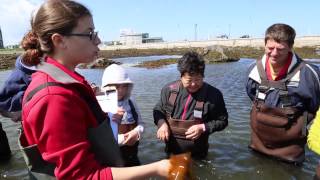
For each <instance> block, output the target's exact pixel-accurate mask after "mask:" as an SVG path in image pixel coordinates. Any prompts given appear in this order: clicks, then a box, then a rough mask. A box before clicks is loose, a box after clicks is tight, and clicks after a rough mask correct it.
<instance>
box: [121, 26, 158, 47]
mask: <svg viewBox="0 0 320 180" xmlns="http://www.w3.org/2000/svg"><path fill="white" fill-rule="evenodd" d="M157 42H163V39H162V37H149V33H134V32H133V31H132V30H127V29H125V30H120V44H122V45H138V44H144V43H157Z"/></svg>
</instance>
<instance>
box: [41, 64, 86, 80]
mask: <svg viewBox="0 0 320 180" xmlns="http://www.w3.org/2000/svg"><path fill="white" fill-rule="evenodd" d="M36 70H37V71H40V72H44V73H46V74H48V75H49V76H50V77H52V78H53V79H54V80H56V81H58V82H61V83H63V84H71V83H80V82H79V81H77V80H76V79H74V78H72V77H71V76H69V75H68V74H67V73H65V72H64V71H63V70H61V69H60V68H58V67H56V66H54V65H52V64H49V63H46V62H43V61H41V63H40V64H38V65H37V66H36ZM80 84H81V83H80Z"/></svg>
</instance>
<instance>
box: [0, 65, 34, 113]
mask: <svg viewBox="0 0 320 180" xmlns="http://www.w3.org/2000/svg"><path fill="white" fill-rule="evenodd" d="M24 76H27V75H25V74H24V75H23V72H22V71H20V70H17V69H15V70H14V71H13V72H12V73H11V74H10V76H9V77H8V78H7V80H6V82H5V83H4V85H3V87H2V89H1V91H0V109H1V110H2V111H7V112H16V111H21V103H22V97H23V95H24V92H25V90H26V89H27V87H28V85H29V82H30V80H29V78H28V77H24Z"/></svg>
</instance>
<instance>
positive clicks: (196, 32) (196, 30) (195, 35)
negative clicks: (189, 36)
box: [194, 24, 198, 41]
mask: <svg viewBox="0 0 320 180" xmlns="http://www.w3.org/2000/svg"><path fill="white" fill-rule="evenodd" d="M197 27H198V24H194V41H197V35H198V29H197Z"/></svg>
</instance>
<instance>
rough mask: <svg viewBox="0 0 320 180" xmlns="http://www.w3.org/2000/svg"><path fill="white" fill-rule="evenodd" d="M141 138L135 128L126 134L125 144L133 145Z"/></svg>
mask: <svg viewBox="0 0 320 180" xmlns="http://www.w3.org/2000/svg"><path fill="white" fill-rule="evenodd" d="M138 140H139V132H138V131H137V130H135V129H133V130H131V131H129V132H127V133H126V134H124V141H123V145H128V146H132V145H134V144H135V143H136V142H137V141H138Z"/></svg>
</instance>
